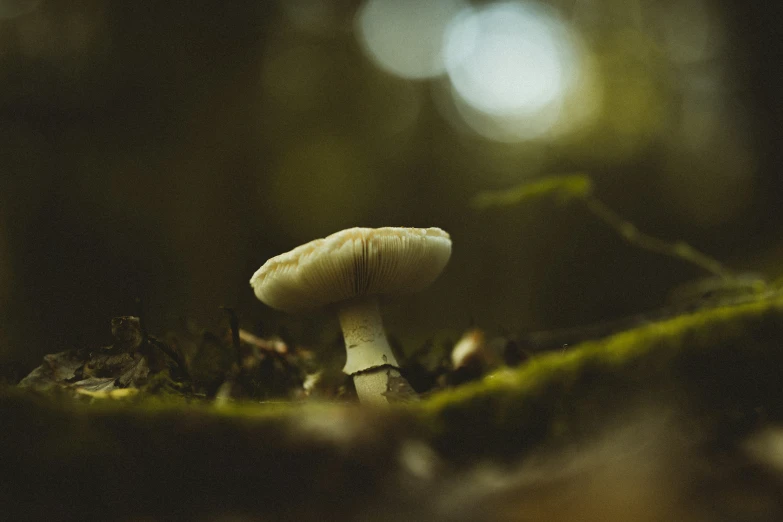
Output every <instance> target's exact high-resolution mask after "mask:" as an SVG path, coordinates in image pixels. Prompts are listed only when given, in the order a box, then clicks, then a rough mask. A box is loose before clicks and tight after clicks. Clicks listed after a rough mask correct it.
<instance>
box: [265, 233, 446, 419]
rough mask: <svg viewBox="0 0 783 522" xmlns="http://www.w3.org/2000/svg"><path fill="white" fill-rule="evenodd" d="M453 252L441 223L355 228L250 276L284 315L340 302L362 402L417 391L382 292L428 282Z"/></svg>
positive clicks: (349, 363) (350, 368) (349, 362)
mask: <svg viewBox="0 0 783 522" xmlns="http://www.w3.org/2000/svg"><path fill="white" fill-rule="evenodd" d="M450 256H451V239H450V238H449V235H448V234H447V233H446V232H444V231H443V230H441V229H439V228H397V227H384V228H358V227H357V228H349V229H346V230H342V231H340V232H336V233H334V234H332V235H330V236H328V237H326V238H323V239H316V240H314V241H311V242H309V243H307V244H304V245H302V246H299V247H297V248H295V249H293V250H291V251H290V252H287V253H285V254H281V255H279V256H276V257H273V258H271V259H269V260H268V261H267V262H266V263H264V265H263V266H262V267H261V268H259V269H258V270H257V271H256V273H255V274H253V277H252V278H251V279H250V284H251V286H252V287H253V290H254V291H255V294H256V297H258V299H259V300H261V301H262V302H264V303H266V304H267V305H269V306H271V307H272V308H276V309H278V310H282V311H285V312H300V311H305V310H308V309H313V308H319V307H322V306H326V305H335V307H336V308H337V314H338V317H339V319H340V326H341V328H342V331H343V337H344V339H345V349H346V353H347V357H346V362H345V366H344V367H343V372H345V373H346V374H348V375H351V376H352V377H353V381H354V385H355V386H356V392H357V394H358V396H359V400H360V401H362V402H368V403H376V404H385V403H388V402H389V401H390V400H392V401H393V400H394V399H395V398H398V397H399V396H400V395H402V396H406V395H407V396H414V397H415V392H413V390H412V388H411V387H410V384H408V382H407V381H406V380H405V379H404V378H403V377H401V376H400V371H399V368H400V367H399V363H398V362H397V359H396V358H395V357H394V354H393V353H392V350H391V347H390V346H389V341H388V340H387V338H386V334H385V333H384V330H383V321H382V320H381V314H380V310H379V308H378V297H379V296H381V295H398V294H406V293H413V292H416V291H418V290H421V289H422V288H424V287H426V286H427V285H429V284H430V283H431V282H432V281H434V280H435V279H436V278H437V277H438V275H439V274H440V273H441V271H442V270H443V268H444V267H445V266H446V263H448V260H449V257H450Z"/></svg>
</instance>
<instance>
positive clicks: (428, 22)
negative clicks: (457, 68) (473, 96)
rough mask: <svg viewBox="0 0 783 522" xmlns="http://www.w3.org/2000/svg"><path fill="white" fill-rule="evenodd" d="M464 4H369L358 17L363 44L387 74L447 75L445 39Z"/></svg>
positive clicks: (381, 0) (436, 0)
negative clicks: (444, 56)
mask: <svg viewBox="0 0 783 522" xmlns="http://www.w3.org/2000/svg"><path fill="white" fill-rule="evenodd" d="M464 7H465V4H464V2H463V1H461V0H429V1H427V2H420V1H417V0H369V1H368V2H366V3H365V4H364V5H363V6H362V8H361V9H360V10H359V13H358V14H357V17H356V29H357V34H358V38H359V43H361V44H362V46H363V47H364V50H365V52H366V53H367V55H368V56H369V57H370V58H371V59H372V60H373V61H375V63H376V64H377V65H378V66H379V67H381V68H383V69H384V70H386V71H388V72H390V73H392V74H395V75H397V76H401V77H403V78H408V79H424V78H432V77H435V76H438V75H440V74H442V73H443V71H444V63H443V35H444V33H445V31H446V28H447V27H448V26H449V24H450V23H451V21H452V20H453V19H454V17H455V16H457V14H458V13H459V12H460V11H461V10H462V9H463V8H464Z"/></svg>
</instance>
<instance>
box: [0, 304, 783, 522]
mask: <svg viewBox="0 0 783 522" xmlns="http://www.w3.org/2000/svg"><path fill="white" fill-rule="evenodd" d="M637 411H656V412H660V411H672V412H677V415H678V416H680V418H683V419H686V421H687V422H689V423H691V424H693V425H694V426H698V431H699V432H700V433H702V434H706V440H708V441H709V443H710V444H712V445H714V446H715V447H721V446H731V445H732V444H735V443H736V442H737V441H739V440H741V439H742V438H743V437H745V436H747V435H748V434H750V433H753V432H755V431H756V430H759V429H760V428H763V427H765V426H769V425H774V424H775V423H781V422H783V300H781V299H779V298H775V299H764V300H759V301H757V302H753V303H748V304H742V305H737V306H726V307H720V308H714V309H709V310H703V311H699V312H695V313H692V314H689V315H685V316H681V317H677V318H674V319H671V320H667V321H662V322H658V323H653V324H649V325H646V326H643V327H640V328H636V329H634V330H629V331H626V332H622V333H619V334H617V335H614V336H612V337H609V338H607V339H603V340H598V341H593V342H589V343H585V344H582V345H579V346H576V347H573V348H570V349H569V350H568V351H563V352H562V353H550V354H547V355H542V356H539V357H534V358H533V359H531V360H530V361H529V362H528V363H526V364H525V365H524V366H522V367H520V368H518V369H515V370H504V371H502V372H499V373H495V374H492V375H490V376H488V377H486V378H485V379H484V380H483V381H481V382H478V383H475V384H471V385H466V386H462V387H460V388H457V389H454V390H451V391H447V392H441V393H439V394H436V395H433V396H432V397H429V398H426V399H425V400H422V401H421V402H418V403H412V404H405V405H399V406H395V407H392V408H391V409H387V410H376V409H373V408H361V407H359V406H356V405H348V404H341V403H320V404H313V403H310V404H308V403H262V404H255V403H243V404H234V405H229V406H227V407H221V408H216V407H214V406H212V405H210V404H206V403H199V402H187V401H184V400H174V399H167V400H162V399H159V398H155V397H149V396H145V395H144V394H136V395H134V396H132V397H129V398H128V399H126V400H103V401H92V402H89V403H88V402H85V401H74V400H73V399H72V398H70V397H66V396H62V397H57V396H53V395H49V394H47V395H44V394H40V393H33V392H30V391H25V390H20V389H15V388H6V389H3V390H2V391H0V415H1V416H2V430H0V433H1V434H2V435H0V462H1V463H2V466H1V467H0V473H2V481H1V482H2V487H0V505H2V506H11V507H12V509H13V512H17V513H20V516H19V517H16V518H15V519H17V520H22V519H31V520H65V519H71V518H77V517H79V518H82V519H98V518H105V519H112V520H140V519H145V520H158V519H170V518H176V519H188V520H213V519H218V518H219V517H222V516H228V515H236V516H239V517H259V516H260V517H263V518H265V519H268V520H272V519H274V520H294V519H296V520H338V519H342V520H350V519H361V518H363V517H372V518H375V519H379V520H381V519H384V518H383V517H380V516H379V515H378V509H379V507H378V506H379V505H382V504H383V503H389V502H397V503H402V504H405V500H404V499H405V498H408V499H409V501H410V499H412V498H417V497H416V495H410V494H409V493H410V484H418V483H419V482H417V481H424V480H426V479H427V477H428V476H429V475H428V473H429V472H421V471H416V465H411V463H410V462H409V461H408V460H409V459H408V460H406V458H404V456H405V455H406V454H409V453H410V451H409V449H410V448H411V447H414V448H422V447H425V448H432V449H434V455H437V462H439V463H440V464H439V465H440V466H445V467H446V468H447V469H449V470H451V472H453V473H456V472H457V471H456V470H459V469H466V467H468V466H470V465H472V464H473V463H475V462H478V461H485V462H486V461H489V462H502V463H510V462H517V461H519V460H520V459H522V458H524V457H525V456H528V455H531V454H532V453H535V452H538V451H541V450H542V449H543V448H547V449H548V450H551V451H556V450H557V448H560V447H566V446H569V445H573V444H579V443H580V442H581V441H588V440H590V439H591V438H593V437H595V436H597V435H598V434H600V433H601V431H602V430H604V429H605V428H606V426H609V425H612V424H615V423H617V422H621V421H622V419H623V418H624V417H627V416H630V415H632V414H633V412H637ZM411 444H413V446H411ZM414 453H415V452H414ZM420 453H421V452H420ZM423 455H425V456H422V454H420V455H419V460H422V461H427V457H426V451H424V453H423ZM406 462H407V463H406ZM425 463H426V462H425ZM430 464H431V462H430ZM425 467H426V466H425ZM422 487H424V486H422ZM406 492H407V493H406ZM406 495H408V496H407V497H406ZM420 501H421V499H419V502H420ZM410 502H412V501H410ZM409 507H410V506H409ZM419 507H421V505H420V504H419ZM412 509H413V508H412ZM392 511H393V510H391V511H389V513H391V512H392ZM487 519H490V518H489V517H487ZM762 520H763V518H762Z"/></svg>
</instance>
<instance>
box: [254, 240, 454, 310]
mask: <svg viewBox="0 0 783 522" xmlns="http://www.w3.org/2000/svg"><path fill="white" fill-rule="evenodd" d="M450 256H451V239H450V238H449V235H448V234H447V233H446V232H444V231H443V230H441V229H439V228H398V227H384V228H358V227H357V228H349V229H346V230H342V231H340V232H336V233H334V234H332V235H330V236H328V237H326V238H323V239H316V240H314V241H310V242H309V243H307V244H304V245H302V246H299V247H297V248H295V249H293V250H291V251H290V252H287V253H285V254H281V255H279V256H276V257H273V258H272V259H270V260H268V261H267V262H266V263H264V265H263V266H262V267H261V268H259V269H258V270H257V271H256V273H255V274H253V277H252V278H251V279H250V284H251V286H252V287H253V290H254V291H255V294H256V297H258V299H260V300H261V301H263V302H264V303H266V304H267V305H269V306H271V307H272V308H277V309H278V310H283V311H287V312H295V311H298V310H305V309H309V308H317V307H320V306H323V305H327V304H330V303H335V302H339V301H346V300H349V299H353V298H355V297H361V296H370V295H381V294H383V295H395V294H405V293H411V292H416V291H418V290H421V289H422V288H424V287H425V286H427V285H429V284H430V283H431V282H432V281H434V280H435V279H436V278H437V277H438V275H440V273H441V271H442V270H443V268H444V267H445V266H446V263H448V261H449V257H450Z"/></svg>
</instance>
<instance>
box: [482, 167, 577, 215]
mask: <svg viewBox="0 0 783 522" xmlns="http://www.w3.org/2000/svg"><path fill="white" fill-rule="evenodd" d="M592 190H593V184H592V181H591V180H590V178H589V177H587V176H585V175H582V174H572V175H566V176H551V177H545V178H541V179H539V180H537V181H534V182H531V183H525V184H522V185H519V186H517V187H514V188H511V189H508V190H492V191H485V192H482V193H480V194H478V195H477V196H476V197H475V198H474V199H473V201H472V206H473V207H474V208H477V209H482V208H488V207H507V206H514V205H518V204H521V203H528V202H530V201H534V200H537V199H540V198H545V197H554V198H556V199H557V200H558V201H567V200H570V199H578V198H585V197H587V196H588V195H589V194H590V193H591V192H592Z"/></svg>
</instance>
